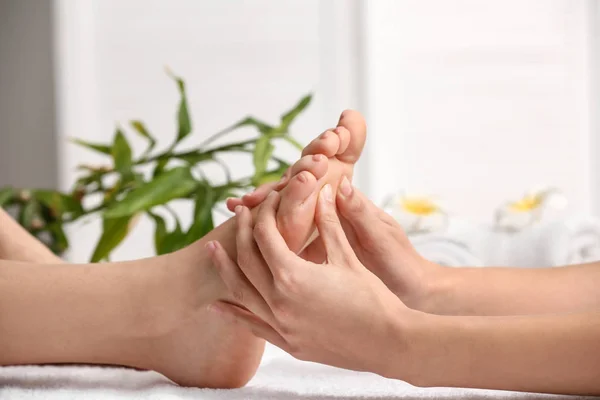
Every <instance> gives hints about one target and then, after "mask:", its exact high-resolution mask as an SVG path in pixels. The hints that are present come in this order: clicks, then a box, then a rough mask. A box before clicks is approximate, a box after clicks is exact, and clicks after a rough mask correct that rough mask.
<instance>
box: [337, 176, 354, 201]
mask: <svg viewBox="0 0 600 400" xmlns="http://www.w3.org/2000/svg"><path fill="white" fill-rule="evenodd" d="M340 192H341V193H342V195H343V196H344V197H349V196H350V195H351V194H352V185H351V184H350V181H349V180H348V178H346V177H345V176H344V178H343V179H342V183H340Z"/></svg>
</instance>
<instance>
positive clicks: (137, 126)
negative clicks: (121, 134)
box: [130, 121, 156, 158]
mask: <svg viewBox="0 0 600 400" xmlns="http://www.w3.org/2000/svg"><path fill="white" fill-rule="evenodd" d="M130 124H131V127H132V128H133V129H134V130H135V131H136V132H137V133H138V134H139V135H140V136H142V137H143V138H144V139H146V140H147V141H148V147H147V148H146V150H145V151H144V154H143V155H142V158H145V157H146V156H147V155H148V154H150V153H151V152H152V150H153V149H154V146H156V139H154V137H152V135H151V134H150V132H148V129H146V126H145V125H144V123H143V122H142V121H131V122H130Z"/></svg>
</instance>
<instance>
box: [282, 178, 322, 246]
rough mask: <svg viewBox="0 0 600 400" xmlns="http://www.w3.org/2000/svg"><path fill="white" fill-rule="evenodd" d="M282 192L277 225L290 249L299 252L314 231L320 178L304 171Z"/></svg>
mask: <svg viewBox="0 0 600 400" xmlns="http://www.w3.org/2000/svg"><path fill="white" fill-rule="evenodd" d="M280 193H281V202H280V203H279V209H278V210H277V227H278V229H279V231H280V232H281V235H282V236H283V238H284V239H285V241H286V243H287V245H288V247H289V248H290V250H292V251H294V252H296V253H297V252H299V251H300V250H302V248H303V247H304V245H305V244H306V242H307V241H308V240H309V239H310V236H311V235H312V233H313V231H314V216H315V207H316V200H317V197H318V193H319V189H318V180H317V178H316V177H315V176H314V175H313V174H311V173H310V172H308V171H302V172H300V173H298V174H297V175H295V176H294V177H292V179H291V180H290V182H289V184H288V185H287V186H286V187H285V188H284V189H283V190H282V191H281V192H280Z"/></svg>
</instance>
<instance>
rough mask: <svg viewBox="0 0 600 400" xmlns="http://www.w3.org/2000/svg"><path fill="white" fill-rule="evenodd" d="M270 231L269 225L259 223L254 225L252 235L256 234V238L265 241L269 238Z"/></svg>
mask: <svg viewBox="0 0 600 400" xmlns="http://www.w3.org/2000/svg"><path fill="white" fill-rule="evenodd" d="M268 231H269V228H268V226H267V224H266V223H265V222H261V221H259V222H257V223H256V224H255V225H254V229H253V231H252V233H253V234H254V237H255V238H256V239H264V238H268V237H269V235H268Z"/></svg>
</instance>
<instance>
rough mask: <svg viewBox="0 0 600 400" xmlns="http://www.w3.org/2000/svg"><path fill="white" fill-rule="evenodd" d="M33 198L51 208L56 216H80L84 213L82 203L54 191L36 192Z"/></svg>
mask: <svg viewBox="0 0 600 400" xmlns="http://www.w3.org/2000/svg"><path fill="white" fill-rule="evenodd" d="M33 197H35V198H36V199H37V200H38V201H39V202H40V203H42V204H43V205H45V206H46V207H48V208H50V209H51V210H52V211H53V212H54V214H55V215H56V216H59V215H62V214H63V213H67V212H70V213H73V214H75V215H80V214H83V213H84V210H83V207H82V206H81V203H80V202H79V201H77V200H76V199H74V198H73V197H71V196H69V195H66V194H64V193H61V192H57V191H54V190H34V191H33Z"/></svg>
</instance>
